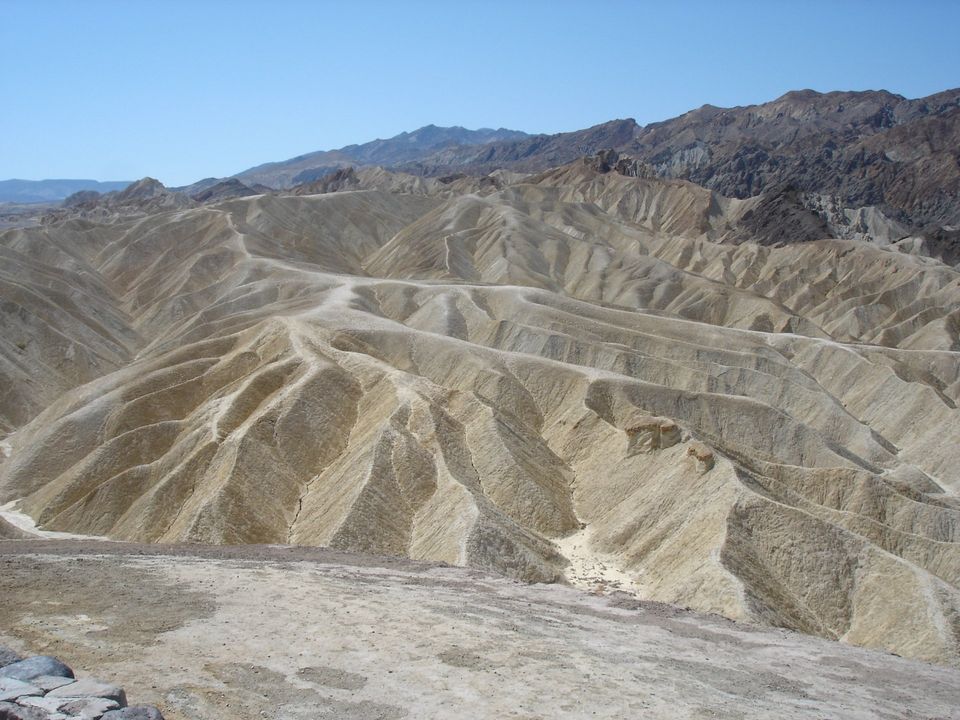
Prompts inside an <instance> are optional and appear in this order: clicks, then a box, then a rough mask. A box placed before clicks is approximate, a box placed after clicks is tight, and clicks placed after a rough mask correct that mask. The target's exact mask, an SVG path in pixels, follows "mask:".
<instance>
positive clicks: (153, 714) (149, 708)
mask: <svg viewBox="0 0 960 720" xmlns="http://www.w3.org/2000/svg"><path fill="white" fill-rule="evenodd" d="M100 720H163V714H162V713H161V712H160V711H159V710H158V709H157V708H155V707H153V705H131V706H130V707H125V708H123V709H121V710H111V711H110V712H108V713H105V714H104V716H103V717H102V718H101V719H100Z"/></svg>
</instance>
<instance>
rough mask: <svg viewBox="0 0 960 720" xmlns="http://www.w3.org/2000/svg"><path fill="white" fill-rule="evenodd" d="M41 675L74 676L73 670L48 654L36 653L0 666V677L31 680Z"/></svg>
mask: <svg viewBox="0 0 960 720" xmlns="http://www.w3.org/2000/svg"><path fill="white" fill-rule="evenodd" d="M41 675H59V676H61V677H68V678H72V677H73V676H74V675H73V670H71V669H70V668H69V667H68V666H66V665H64V664H63V663H62V662H60V661H59V660H57V659H56V658H55V657H50V656H49V655H36V656H34V657H30V658H27V659H26V660H20V661H19V662H15V663H11V664H10V665H7V666H6V667H2V668H0V677H11V678H15V679H17V680H33V678H35V677H40V676H41Z"/></svg>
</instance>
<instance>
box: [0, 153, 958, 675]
mask: <svg viewBox="0 0 960 720" xmlns="http://www.w3.org/2000/svg"><path fill="white" fill-rule="evenodd" d="M402 180H403V182H402V183H400V184H399V185H397V186H396V187H395V189H397V188H399V189H402V190H408V191H410V192H385V191H379V190H359V191H348V192H337V193H331V194H325V195H306V196H289V197H286V196H267V195H265V196H254V197H245V198H237V199H231V200H227V201H224V202H221V203H217V204H213V205H208V206H204V207H197V208H188V209H181V210H175V211H170V212H163V213H159V214H153V215H148V216H146V217H142V218H137V219H133V220H127V221H123V222H116V223H110V224H104V225H95V224H93V223H90V222H86V221H82V220H71V221H67V222H64V223H62V224H59V225H52V226H48V227H44V228H31V229H23V230H15V231H8V232H6V233H3V234H0V252H3V253H6V255H5V257H9V258H10V262H9V263H8V264H5V265H4V269H3V270H0V276H2V277H0V279H2V280H3V281H4V282H5V283H6V284H5V285H0V291H2V292H3V293H4V298H5V300H7V301H8V302H10V303H14V304H15V305H16V308H17V310H16V312H14V313H9V314H6V315H4V316H3V318H2V319H0V322H3V323H4V326H3V327H4V333H3V334H2V336H0V373H2V378H3V379H4V381H5V385H4V387H5V388H9V389H10V390H9V392H8V393H7V394H5V395H3V396H0V420H2V422H3V423H4V426H3V427H4V432H6V431H10V432H11V434H10V435H9V436H8V437H5V438H4V439H3V443H4V444H3V446H2V448H3V449H4V452H3V453H2V455H4V456H7V455H8V457H3V458H0V460H2V464H0V504H3V503H6V502H8V501H10V500H14V499H21V498H22V503H21V505H20V509H22V510H24V511H25V512H28V513H29V514H30V515H31V516H32V517H34V518H35V519H36V520H37V522H38V524H39V525H40V526H41V527H43V528H45V529H48V530H61V531H68V532H75V533H83V534H91V535H106V536H109V537H113V538H118V539H127V540H141V541H149V542H175V541H190V542H213V543H253V542H256V543H297V544H313V545H329V546H333V547H338V548H346V549H354V550H363V551H368V552H376V553H387V554H400V555H408V556H410V557H414V558H419V559H428V560H438V561H443V562H448V563H453V564H460V565H468V566H474V567H483V568H489V569H494V570H496V571H498V572H502V573H505V574H507V575H510V576H512V577H515V578H521V579H525V580H537V581H553V580H560V579H562V578H563V577H564V572H565V569H566V568H567V566H568V558H566V557H564V555H563V554H562V553H561V552H560V550H559V549H558V548H557V546H556V545H555V544H554V541H557V540H560V539H563V538H569V537H570V536H571V535H573V534H575V533H580V532H583V531H584V529H583V528H582V526H584V525H585V526H586V529H587V530H588V531H589V537H588V540H587V541H585V542H584V543H581V544H578V547H579V548H580V550H581V551H583V552H586V553H590V552H596V553H599V554H602V555H603V557H604V558H609V560H608V561H605V562H611V563H616V564H617V568H616V569H617V571H618V572H620V573H623V574H626V575H629V576H630V577H631V578H633V581H634V582H635V583H636V585H637V587H639V588H640V589H641V592H642V594H644V595H645V596H646V597H649V598H652V599H657V600H663V601H668V602H674V603H679V604H683V605H687V606H690V607H694V608H696V609H698V610H703V611H709V612H719V613H723V614H725V615H727V616H729V617H734V618H742V619H748V620H752V621H758V622H766V623H771V624H778V625H784V626H788V627H792V628H797V629H801V630H804V631H806V632H811V633H816V634H819V635H823V636H825V637H831V638H843V639H846V640H849V641H851V642H856V643H859V644H863V645H868V646H875V647H884V648H888V649H891V650H894V651H896V652H899V653H901V654H909V655H911V656H914V657H920V658H925V659H931V660H937V661H941V662H948V663H957V662H960V644H958V636H960V590H958V587H960V502H958V499H957V497H956V492H957V490H958V489H960V476H958V475H957V471H956V468H957V467H960V422H958V419H960V417H958V410H957V402H958V401H960V355H958V352H957V351H958V339H957V338H958V331H960V324H958V321H957V318H958V317H960V275H958V273H957V271H956V270H954V269H953V268H950V267H948V266H945V265H943V264H941V263H939V262H936V261H933V260H930V259H929V258H924V257H922V256H918V255H908V254H905V253H901V252H898V251H897V250H896V249H884V248H879V247H876V246H874V245H870V244H867V243H864V242H860V241H853V240H843V241H838V240H830V239H824V240H822V241H816V242H810V243H804V244H800V245H790V246H785V247H766V246H763V247H761V246H759V245H755V244H751V243H750V242H742V237H739V236H737V237H736V239H737V242H738V243H739V244H725V243H724V241H725V240H726V239H729V238H731V237H734V236H735V235H737V233H739V232H740V226H739V225H738V222H739V220H738V218H740V217H741V216H742V214H743V213H744V212H745V211H744V203H747V202H748V201H737V200H730V199H727V198H722V197H720V196H717V195H716V194H713V193H710V192H709V191H706V190H704V189H703V188H698V187H696V186H693V185H690V184H688V183H683V182H679V181H671V182H662V181H657V180H653V179H650V178H642V177H641V178H628V177H623V176H620V175H617V174H615V173H607V174H598V173H596V172H595V171H592V170H591V169H590V168H589V167H587V166H585V165H584V164H582V163H579V164H575V165H574V166H570V167H567V168H560V169H558V170H556V171H552V172H550V173H545V174H544V175H542V176H539V177H537V178H527V179H522V178H513V179H512V184H511V183H510V182H503V183H502V185H503V186H502V187H500V188H499V189H497V188H495V187H487V188H485V189H483V191H482V192H473V190H476V189H477V188H475V187H473V188H467V191H466V192H465V194H451V195H450V196H437V195H430V194H423V193H420V192H413V191H414V190H416V188H415V187H414V185H416V184H415V183H414V185H408V184H405V183H406V182H407V179H405V178H404V179H402ZM374 181H375V178H372V176H370V177H367V178H366V179H365V182H371V183H372V182H374ZM398 182H399V181H398ZM21 331H23V332H24V333H26V336H29V337H31V338H33V340H32V341H31V342H32V344H28V346H27V348H26V349H21V348H19V347H18V345H17V343H18V342H20V341H19V340H17V338H18V337H19V336H18V335H16V333H17V332H21ZM70 348H72V350H71V349H70ZM69 353H72V355H70V359H69V360H68V359H67V355H68V354H69ZM691 438H692V440H691Z"/></svg>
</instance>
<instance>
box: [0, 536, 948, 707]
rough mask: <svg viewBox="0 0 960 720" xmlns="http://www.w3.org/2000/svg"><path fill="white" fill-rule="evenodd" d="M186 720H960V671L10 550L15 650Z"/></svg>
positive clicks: (299, 571)
mask: <svg viewBox="0 0 960 720" xmlns="http://www.w3.org/2000/svg"><path fill="white" fill-rule="evenodd" d="M2 643H6V644H9V645H11V646H13V647H15V648H19V649H21V650H26V651H30V652H46V653H50V654H56V655H59V656H61V657H63V658H64V659H65V660H66V661H67V662H69V663H71V664H73V665H75V666H76V667H78V668H83V669H84V672H86V673H89V674H95V675H98V676H102V677H103V678H104V679H107V680H111V681H116V682H117V683H119V684H121V685H123V686H124V687H126V688H127V691H128V694H129V696H130V699H131V701H132V702H149V703H155V704H157V705H159V706H161V707H162V709H163V710H164V712H165V714H166V715H167V717H168V718H169V720H187V719H189V720H223V719H226V718H230V719H231V720H261V719H262V718H275V719H277V720H307V719H308V718H309V719H310V720H314V719H317V718H320V719H328V718H329V719H333V718H337V719H338V720H343V719H346V720H350V719H351V718H353V719H360V718H364V719H371V718H458V719H463V718H500V717H502V718H527V719H532V718H585V717H586V718H594V717H595V718H628V717H631V718H633V717H636V718H640V717H642V718H731V719H732V718H771V717H776V718H844V719H845V720H846V719H848V718H863V719H864V720H866V718H871V719H873V718H888V719H889V720H894V719H899V718H957V717H960V710H958V708H960V671H957V670H954V669H949V668H943V667H937V666H933V665H927V664H924V663H919V662H914V661H908V660H904V659H901V658H898V657H895V656H892V655H888V654H884V653H878V652H872V651H868V650H863V649H860V648H854V647H850V646H846V645H842V644H839V643H830V642H827V641H824V640H819V639H816V638H810V637H806V636H802V635H797V634H794V633H789V632H786V631H780V630H771V629H762V628H755V627H749V626H742V625H737V624H734V623H732V622H729V621H726V620H723V619H720V618H716V617H706V616H700V615H696V614H693V613H687V612H682V611H679V610H676V609H673V608H670V607H666V606H663V605H659V604H656V603H642V602H639V601H637V600H635V599H633V598H631V597H629V596H627V595H624V594H616V595H610V596H595V595H590V594H587V593H584V592H582V591H580V590H577V589H574V588H569V587H562V586H529V585H522V584H519V583H515V582H512V581H509V580H505V579H503V578H499V577H493V576H489V575H485V574H483V573H480V572H475V571H470V570H465V569H463V568H450V567H444V566H430V565H422V564H418V563H414V562H411V561H408V560H402V559H392V558H375V557H368V556H357V555H351V554H347V553H338V552H334V551H327V550H317V549H309V548H284V547H246V548H243V547H241V548H236V547H231V548H223V547H213V548H211V547H198V546H177V547H162V546H141V545H127V544H121V543H95V542H77V541H62V540H47V541H38V540H34V541H6V542H0V644H2Z"/></svg>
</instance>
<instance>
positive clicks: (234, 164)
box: [0, 0, 960, 185]
mask: <svg viewBox="0 0 960 720" xmlns="http://www.w3.org/2000/svg"><path fill="white" fill-rule="evenodd" d="M958 29H960V2H958V1H956V0H944V1H936V0H913V1H912V2H903V1H898V2H884V1H881V0H873V1H872V2H855V1H853V0H849V1H847V2H844V0H832V1H831V2H817V1H811V0H803V1H790V0H756V1H755V2H733V1H726V2H725V1H722V0H716V1H715V2H680V1H675V2H667V1H666V0H663V1H662V2H640V1H636V2H616V1H613V0H609V1H605V0H591V1H589V2H576V3H575V2H563V1H562V0H554V1H552V2H538V1H535V0H513V1H512V2H499V1H497V0H485V1H478V2H473V1H467V0H446V1H444V2H439V1H438V2H417V1H415V0H410V1H409V2H401V1H399V0H397V1H395V2H386V1H384V2H372V1H367V2H365V1H363V0H352V1H350V0H344V1H343V2H336V3H334V2H329V3H326V2H319V1H317V2H296V1H294V0H287V1H283V0H259V1H257V2H245V1H243V0H231V1H230V2H227V1H226V0H222V1H220V0H206V1H204V0H191V1H189V2H188V1H187V0H153V1H146V0H145V1H143V2H141V1H138V0H130V1H121V0H114V1H109V0H87V1H83V0H71V1H62V2H55V1H53V0H50V1H46V0H0V63H2V65H0V67H2V73H0V179H3V178H10V177H20V178H28V179H40V178H48V177H58V178H76V177H89V178H95V179H99V180H127V179H135V178H139V177H142V176H144V175H152V176H154V177H157V178H159V179H160V180H162V181H163V182H165V183H167V184H171V185H176V184H184V183H188V182H191V181H194V180H197V179H199V178H202V177H207V176H211V175H216V176H223V175H230V174H233V173H236V172H239V171H241V170H243V169H245V168H247V167H249V166H251V165H255V164H258V163H261V162H265V161H270V160H282V159H286V158H288V157H291V156H294V155H298V154H301V153H305V152H309V151H312V150H319V149H329V148H335V147H340V146H343V145H346V144H350V143H354V142H365V141H367V140H371V139H374V138H377V137H390V136H392V135H395V134H397V133H398V132H401V131H403V130H412V129H415V128H417V127H420V126H423V125H426V124H429V123H435V124H437V125H464V126H466V127H471V128H475V127H481V126H488V127H509V128H515V129H519V130H526V131H527V132H559V131H563V130H574V129H578V128H582V127H586V126H589V125H593V124H596V123H599V122H603V121H605V120H609V119H612V118H618V117H634V118H636V119H637V120H638V121H639V122H641V123H647V122H652V121H656V120H662V119H666V118H668V117H672V116H675V115H678V114H680V113H682V112H685V111H686V110H689V109H691V108H694V107H698V106H700V105H702V104H704V103H712V104H714V105H721V106H729V105H745V104H750V103H755V102H763V101H766V100H771V99H773V98H775V97H777V96H779V95H781V94H783V93H784V92H785V91H787V90H791V89H799V88H813V89H815V90H821V91H826V90H833V89H853V90H860V89H879V88H883V89H888V90H891V91H893V92H897V93H900V94H902V95H906V96H907V97H918V96H922V95H928V94H930V93H933V92H937V91H939V90H944V89H947V88H950V87H956V86H958V85H960V42H958V37H957V33H958Z"/></svg>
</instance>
